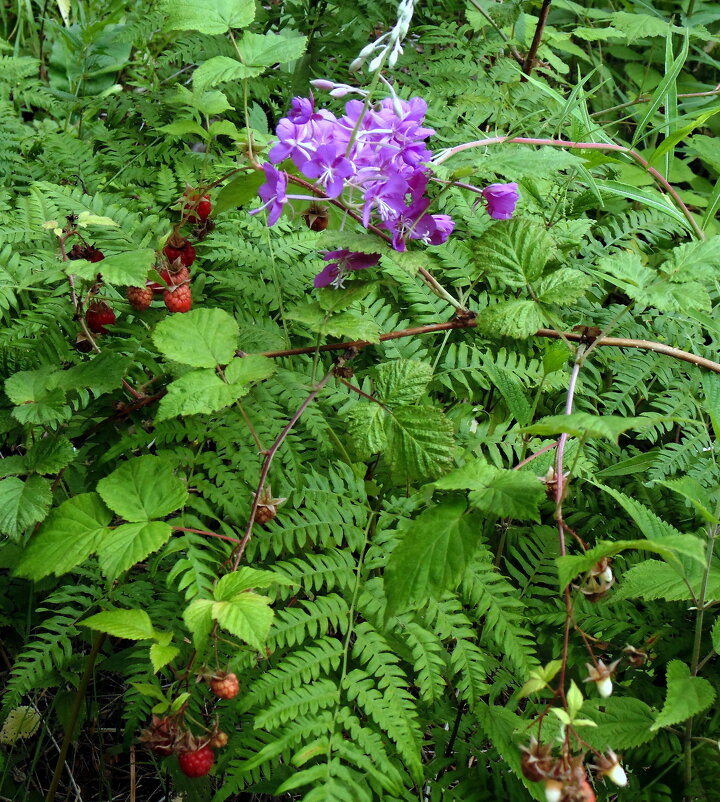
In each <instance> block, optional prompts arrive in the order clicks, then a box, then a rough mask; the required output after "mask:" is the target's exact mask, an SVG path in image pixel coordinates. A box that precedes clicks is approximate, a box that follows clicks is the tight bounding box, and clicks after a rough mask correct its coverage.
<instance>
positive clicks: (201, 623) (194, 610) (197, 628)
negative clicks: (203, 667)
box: [183, 599, 215, 652]
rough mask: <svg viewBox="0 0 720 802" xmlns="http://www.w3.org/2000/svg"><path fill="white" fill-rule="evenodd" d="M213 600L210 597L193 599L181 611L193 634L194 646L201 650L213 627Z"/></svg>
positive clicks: (186, 624)
mask: <svg viewBox="0 0 720 802" xmlns="http://www.w3.org/2000/svg"><path fill="white" fill-rule="evenodd" d="M214 603H215V602H213V601H212V600H211V599H194V600H193V601H191V602H190V604H189V605H188V606H187V607H186V608H185V611H184V612H183V621H185V626H186V627H187V628H188V629H189V630H190V633H191V634H192V636H193V643H194V645H195V648H196V649H197V650H198V651H199V652H202V651H203V649H204V648H205V644H206V643H207V640H208V637H209V636H210V632H211V630H212V628H213V612H212V611H213V604H214Z"/></svg>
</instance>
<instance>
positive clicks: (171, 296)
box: [163, 284, 192, 312]
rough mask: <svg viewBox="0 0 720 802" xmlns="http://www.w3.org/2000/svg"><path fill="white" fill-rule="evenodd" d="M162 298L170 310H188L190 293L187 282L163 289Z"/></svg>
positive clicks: (190, 304) (190, 302)
mask: <svg viewBox="0 0 720 802" xmlns="http://www.w3.org/2000/svg"><path fill="white" fill-rule="evenodd" d="M163 300H164V301H165V306H167V308H168V309H169V310H170V311H171V312H189V311H190V310H191V309H192V293H191V292H190V287H188V285H187V284H181V285H180V286H179V287H173V289H171V290H170V289H168V290H165V292H164V293H163Z"/></svg>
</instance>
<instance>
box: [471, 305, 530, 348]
mask: <svg viewBox="0 0 720 802" xmlns="http://www.w3.org/2000/svg"><path fill="white" fill-rule="evenodd" d="M542 324H543V320H542V316H541V314H540V310H539V309H538V305H537V304H536V303H535V301H528V300H523V299H517V300H514V301H501V302H500V303H498V304H493V305H492V306H489V307H487V309H483V310H482V312H480V314H479V315H478V318H477V328H478V331H480V332H482V333H483V334H487V335H488V336H489V337H514V338H515V339H518V340H524V339H527V338H528V337H530V336H531V335H533V334H535V332H536V331H537V330H538V329H539V328H542Z"/></svg>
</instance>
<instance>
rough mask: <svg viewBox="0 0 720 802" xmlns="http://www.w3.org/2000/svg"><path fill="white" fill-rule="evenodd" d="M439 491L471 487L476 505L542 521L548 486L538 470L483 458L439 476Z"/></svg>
mask: <svg viewBox="0 0 720 802" xmlns="http://www.w3.org/2000/svg"><path fill="white" fill-rule="evenodd" d="M434 484H435V487H436V488H437V489H438V490H470V491H471V492H470V493H469V496H468V498H469V500H470V503H471V505H472V506H473V507H476V508H477V509H479V510H481V511H482V512H486V513H489V514H491V515H497V516H499V517H502V518H506V517H507V518H518V519H520V520H531V521H538V522H539V521H540V512H539V510H538V505H539V504H540V502H541V501H542V500H543V499H544V498H545V485H543V484H542V482H540V481H539V480H538V478H537V476H535V474H534V473H530V472H528V471H511V470H505V469H502V468H496V467H494V466H493V465H489V464H488V463H487V462H485V461H484V460H482V459H477V460H473V461H472V462H468V463H466V464H465V465H463V466H462V467H461V468H457V469H456V470H454V471H452V472H451V473H449V474H447V475H446V476H443V477H442V478H441V479H438V480H437V481H436V482H435V483H434Z"/></svg>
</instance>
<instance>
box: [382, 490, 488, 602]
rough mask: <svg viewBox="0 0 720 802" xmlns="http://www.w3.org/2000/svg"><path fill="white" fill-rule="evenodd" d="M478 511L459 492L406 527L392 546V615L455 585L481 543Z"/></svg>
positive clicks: (388, 589)
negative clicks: (470, 509)
mask: <svg viewBox="0 0 720 802" xmlns="http://www.w3.org/2000/svg"><path fill="white" fill-rule="evenodd" d="M481 529H482V523H481V520H480V518H479V516H477V515H475V514H472V513H471V514H466V508H465V501H464V500H463V499H459V498H455V499H449V500H447V501H444V502H442V503H441V504H438V505H437V506H435V507H431V508H430V509H429V510H426V511H425V512H423V513H421V514H420V515H419V516H418V517H417V518H415V520H413V521H412V522H411V523H410V524H409V525H408V527H407V528H406V529H405V531H404V533H403V536H402V540H401V541H400V543H399V544H398V545H397V546H396V547H395V548H394V549H393V552H392V554H391V555H390V559H389V560H388V564H387V567H386V568H385V574H384V582H385V594H386V596H387V600H388V603H387V615H388V616H392V615H396V614H397V613H400V612H403V611H404V610H407V609H409V608H412V607H419V606H422V605H423V604H424V603H425V602H426V601H427V599H428V598H433V599H440V598H441V596H442V594H443V593H444V592H445V591H448V590H454V589H455V588H456V587H457V586H458V585H459V583H460V580H461V579H462V575H463V572H464V571H465V568H466V566H467V564H468V562H469V561H470V558H471V557H472V555H473V554H474V553H475V551H476V549H477V547H478V546H479V545H480V532H481Z"/></svg>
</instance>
